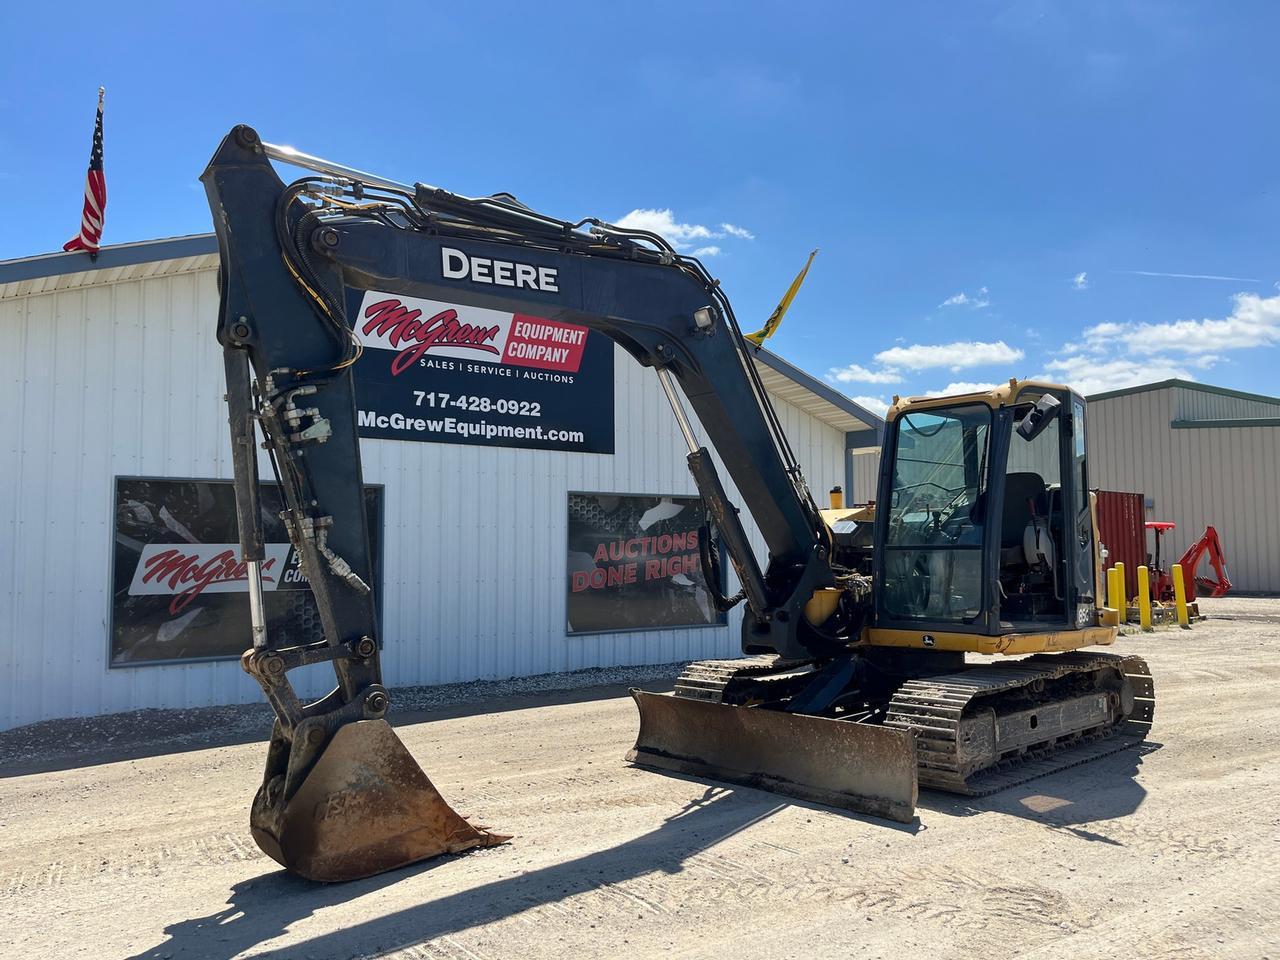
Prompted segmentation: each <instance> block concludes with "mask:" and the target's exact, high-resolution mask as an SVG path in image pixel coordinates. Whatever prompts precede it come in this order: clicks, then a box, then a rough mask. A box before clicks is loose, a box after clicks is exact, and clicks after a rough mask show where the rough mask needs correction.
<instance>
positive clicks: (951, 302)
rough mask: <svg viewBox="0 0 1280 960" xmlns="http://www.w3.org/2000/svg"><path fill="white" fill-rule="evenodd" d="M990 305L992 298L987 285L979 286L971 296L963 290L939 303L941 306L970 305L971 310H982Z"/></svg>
mask: <svg viewBox="0 0 1280 960" xmlns="http://www.w3.org/2000/svg"><path fill="white" fill-rule="evenodd" d="M990 305H991V298H990V297H988V296H987V288H986V287H979V288H978V292H977V293H975V294H974V295H973V296H969V294H967V293H965V292H964V291H963V290H961V291H960V292H959V293H953V294H952V295H951V296H949V297H947V299H945V300H943V301H942V302H941V303H940V304H938V306H940V307H969V308H970V309H971V310H981V309H982V308H983V307H989V306H990Z"/></svg>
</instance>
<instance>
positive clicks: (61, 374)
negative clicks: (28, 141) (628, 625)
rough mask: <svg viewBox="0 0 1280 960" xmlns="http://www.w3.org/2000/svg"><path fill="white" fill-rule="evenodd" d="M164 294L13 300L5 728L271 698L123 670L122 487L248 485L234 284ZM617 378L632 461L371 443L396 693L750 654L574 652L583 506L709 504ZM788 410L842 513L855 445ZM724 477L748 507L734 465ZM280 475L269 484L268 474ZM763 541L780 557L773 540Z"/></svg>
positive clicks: (80, 289)
mask: <svg viewBox="0 0 1280 960" xmlns="http://www.w3.org/2000/svg"><path fill="white" fill-rule="evenodd" d="M179 267H180V268H181V269H179ZM126 271H128V272H126ZM101 273H107V271H102V272H101ZM151 274H152V275H149V276H145V278H142V277H143V274H142V272H141V267H139V268H122V270H121V272H120V274H119V275H115V274H114V272H113V273H112V275H111V276H109V277H103V276H101V275H99V276H98V277H96V282H92V283H89V282H86V283H78V282H77V283H71V282H67V283H65V284H63V285H61V286H58V287H55V288H54V289H50V290H49V291H48V292H44V293H39V294H33V295H25V296H11V297H8V298H5V299H0V328H3V329H4V331H5V333H6V343H7V349H6V350H5V351H4V353H3V356H0V391H3V392H2V393H0V401H2V402H3V403H4V409H6V410H9V411H10V415H11V417H12V421H11V423H12V426H11V429H10V430H9V431H8V435H9V443H8V444H7V447H6V449H7V450H8V453H9V457H8V463H9V467H8V468H7V469H5V470H4V471H0V496H2V497H3V502H4V504H5V505H6V507H7V516H6V518H5V528H6V529H7V531H8V532H9V536H8V538H7V540H6V546H5V548H4V549H3V550H0V581H3V582H4V583H6V584H8V585H9V589H8V590H7V591H5V593H3V594H0V597H3V599H0V625H3V627H4V636H3V637H0V669H3V671H4V680H3V681H0V696H2V697H3V705H2V706H0V729H3V728H6V727H9V726H13V725H16V724H21V723H28V722H32V721H35V720H41V719H46V718H50V717H58V716H70V715H76V716H84V715H93V714H99V713H109V712H114V711H121V710H131V709H138V708H143V707H189V706H201V705H208V704H215V703H235V702H245V701H252V700H256V699H258V698H259V696H260V692H259V691H258V688H257V686H256V685H255V684H254V683H253V682H252V681H251V680H250V679H249V678H248V677H247V676H245V675H244V673H243V672H242V671H241V670H240V667H239V664H238V663H237V662H234V661H228V662H219V663H201V664H188V665H172V666H152V667H136V668H124V669H116V670H108V669H107V666H106V660H107V633H108V630H109V622H110V596H109V588H110V563H111V558H112V546H111V531H112V510H113V503H112V496H113V477H115V476H117V475H130V474H150V475H157V476H174V477H188V476H190V477H215V478H228V477H230V475H231V466H230V462H229V459H228V457H227V446H228V439H227V432H226V429H227V428H226V410H225V405H224V404H223V402H222V399H221V398H222V393H223V390H224V387H223V383H222V364H221V357H220V354H219V349H218V345H217V343H216V341H215V340H214V337H213V325H214V318H215V316H216V313H217V290H216V283H215V271H214V270H213V269H210V268H209V267H208V265H207V263H206V264H205V265H204V268H203V269H199V270H193V269H192V267H191V264H190V263H184V262H177V261H175V262H174V264H171V265H169V266H167V267H165V266H162V267H158V268H155V269H153V270H152V271H151ZM77 276H79V275H77ZM614 367H615V374H616V384H617V386H616V395H615V396H616V408H615V409H616V425H617V431H616V453H615V454H613V455H612V456H602V455H593V454H565V453H557V452H553V451H542V450H511V449H502V448H493V447H478V446H477V447H472V446H463V445H456V444H427V443H403V442H395V441H386V440H366V441H364V442H363V443H362V450H363V457H364V468H365V480H366V482H368V483H379V484H382V485H383V486H384V546H383V551H384V553H383V558H384V563H383V570H384V584H385V590H384V596H383V608H382V609H383V620H384V622H383V624H382V633H383V636H384V639H385V648H384V667H385V673H386V678H387V681H388V682H389V683H391V684H412V683H443V682H449V681H458V680H469V679H475V678H482V677H506V676H518V675H528V674H535V673H544V672H549V671H559V670H570V669H576V668H580V667H588V666H603V665H613V664H638V663H655V662H665V661H672V660H677V659H685V658H696V657H712V656H726V655H733V654H736V653H737V651H738V649H739V648H738V631H739V629H740V617H741V613H740V611H735V612H734V613H733V614H731V615H730V623H729V626H728V627H727V628H718V627H711V628H702V629H686V630H659V631H648V632H633V633H616V634H604V635H598V636H575V637H569V636H566V635H565V631H564V623H565V598H564V589H565V588H564V570H565V550H566V538H567V527H566V524H567V515H566V499H565V498H566V494H567V493H568V491H570V490H608V491H615V492H619V493H670V494H693V493H695V492H696V491H695V489H694V485H693V480H692V478H691V477H690V476H689V473H688V470H687V468H686V466H685V462H684V450H685V447H684V443H683V440H682V439H681V437H680V434H679V431H678V429H677V428H676V426H675V423H674V421H673V419H672V417H671V413H670V410H669V408H668V407H667V403H666V399H665V397H664V395H663V393H662V391H661V389H660V388H659V386H658V382H657V379H656V377H655V376H654V374H653V372H652V371H650V370H646V369H644V368H642V367H640V366H639V365H638V364H636V363H635V362H634V361H632V360H631V358H630V357H629V356H628V355H627V354H625V353H624V352H623V351H622V350H621V349H618V350H617V351H616V352H615V359H614ZM777 407H778V413H779V416H780V418H781V420H782V423H783V425H784V428H785V429H786V430H787V433H788V436H789V437H790V439H791V443H792V445H793V447H794V449H795V450H796V453H797V456H798V457H799V458H800V460H801V461H802V465H803V466H804V469H805V474H806V476H807V478H808V480H809V482H810V484H811V485H812V488H813V491H814V495H815V497H817V499H818V500H819V502H820V503H821V502H825V498H826V491H827V490H828V489H829V488H830V487H831V486H833V485H835V484H837V483H842V482H843V477H844V466H843V464H844V461H843V456H844V452H843V451H844V432H843V430H840V429H837V428H836V427H833V426H830V425H828V424H827V423H824V422H822V421H820V420H818V419H816V418H815V417H813V416H812V415H810V414H808V413H806V412H804V411H803V410H800V409H798V408H797V407H795V406H793V405H792V404H790V403H787V402H783V401H781V400H779V401H778V402H777ZM699 433H700V435H702V432H701V431H699ZM862 459H865V458H862ZM717 465H718V466H719V467H720V469H721V475H722V476H723V477H724V478H725V480H726V486H727V487H728V490H729V493H730V495H731V496H733V497H735V498H736V497H737V491H736V489H735V488H734V487H733V485H732V483H730V482H728V476H727V473H726V472H725V471H724V469H723V464H720V463H719V462H718V458H717ZM263 473H264V475H265V476H269V475H270V473H269V469H268V468H267V467H266V465H265V462H264V464H263ZM744 520H745V521H746V525H747V529H748V533H749V535H750V538H751V542H752V544H753V545H754V546H755V548H756V550H757V552H758V553H759V554H760V555H761V556H762V557H763V556H764V545H763V541H762V540H761V538H760V535H759V532H758V531H757V530H756V528H755V525H754V523H752V521H751V519H750V517H749V516H746V515H745V514H744ZM731 577H732V575H731ZM733 589H736V585H735V586H734V588H733ZM292 676H294V677H296V678H297V679H298V685H299V688H300V690H301V692H303V693H304V694H305V695H315V694H318V693H321V692H323V691H324V690H325V689H327V688H328V686H329V685H330V681H331V677H332V672H331V670H330V669H329V668H328V667H327V666H326V665H321V666H320V667H319V668H307V669H306V670H302V671H297V672H296V673H294V674H293V675H292Z"/></svg>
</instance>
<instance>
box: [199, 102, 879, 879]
mask: <svg viewBox="0 0 1280 960" xmlns="http://www.w3.org/2000/svg"><path fill="white" fill-rule="evenodd" d="M273 159H275V160H277V161H284V162H288V163H291V164H293V165H295V166H302V167H304V168H308V169H309V170H310V171H311V172H310V173H308V174H307V175H305V176H303V177H302V179H300V180H297V181H295V182H293V183H290V184H287V185H286V184H285V183H284V182H283V181H282V180H281V179H280V178H279V176H278V175H277V174H276V171H275V169H274V167H273V165H272V163H271V161H272V160H273ZM202 180H203V182H204V185H205V188H206V192H207V194H208V199H209V203H210V207H211V210H212V212H213V219H214V225H215V229H216V232H217V236H218V243H219V249H220V254H221V262H222V271H221V274H220V286H221V309H220V314H219V320H218V339H219V342H220V343H221V344H222V346H223V349H224V360H225V366H226V377H227V401H228V407H229V419H230V428H231V438H232V450H233V463H234V470H235V480H236V497H237V513H238V519H239V524H240V536H241V548H242V551H243V554H244V558H245V560H246V561H247V562H248V571H249V587H250V602H251V605H252V622H253V644H252V647H251V648H250V649H249V650H248V651H246V653H245V655H244V657H243V660H242V662H243V665H244V668H245V670H246V671H247V672H248V673H250V674H251V675H252V676H254V677H255V679H256V680H257V681H258V682H259V683H260V684H261V686H262V688H263V690H264V692H265V693H266V695H267V698H268V700H269V701H270V702H271V705H272V707H273V709H274V711H275V714H276V717H277V722H276V727H275V731H274V733H273V738H272V745H271V749H270V752H269V757H268V764H267V771H266V775H265V777H264V782H263V786H262V788H261V789H260V790H259V792H258V797H257V799H256V800H255V803H254V811H253V815H252V818H251V823H252V826H253V830H254V835H255V837H256V838H257V839H258V842H259V844H260V845H262V846H263V848H264V849H265V850H266V851H267V852H268V853H270V854H271V855H272V856H274V857H275V858H276V859H277V860H279V861H280V862H281V863H283V864H285V865H286V866H289V867H291V868H293V869H296V870H298V871H299V872H302V873H304V874H305V875H308V876H312V877H316V878H318V879H346V878H350V877H354V876H361V875H367V874H369V873H376V872H379V871H381V870H384V869H389V868H390V867H392V866H395V865H398V864H400V863H408V862H412V861H414V860H418V859H422V858H424V857H426V856H431V855H433V854H435V853H439V852H442V851H443V850H456V849H465V848H466V847H469V846H479V845H483V844H487V843H491V842H500V841H501V839H504V838H502V837H500V836H498V835H495V834H492V833H489V832H487V831H485V830H484V829H482V828H476V827H473V826H472V825H470V824H468V823H466V822H465V821H464V820H462V818H459V817H457V815H456V814H453V812H452V811H451V810H449V809H448V806H447V804H445V803H444V801H443V800H442V799H440V797H439V795H438V794H437V793H436V792H435V790H434V788H433V787H432V786H431V784H430V782H429V781H428V780H427V779H426V777H425V776H424V775H422V773H421V771H420V770H418V769H417V766H416V764H414V763H413V761H412V759H411V758H410V757H409V755H408V754H407V752H406V751H404V748H403V746H401V745H400V744H399V741H398V740H397V739H396V738H395V735H394V733H393V732H392V731H391V730H390V728H389V727H387V726H386V724H385V720H384V719H383V718H384V717H385V715H386V712H387V708H388V704H389V698H388V694H387V691H386V689H385V687H383V685H382V677H381V671H380V668H379V663H378V650H379V645H380V636H379V631H378V625H377V618H376V609H377V608H376V604H375V598H374V596H373V592H372V590H371V586H370V584H371V583H372V577H371V556H370V548H369V537H368V531H367V529H366V520H365V510H364V504H363V499H362V495H363V493H362V491H363V483H362V476H361V468H360V450H359V439H358V434H357V426H358V422H357V413H356V401H355V396H354V390H353V384H352V375H351V368H352V365H353V364H354V362H355V360H356V359H357V358H358V357H359V355H360V351H361V350H362V344H361V337H362V336H367V335H370V334H371V333H374V332H376V330H377V328H378V327H379V325H380V324H384V323H389V322H391V321H390V320H389V318H388V314H387V309H388V308H386V307H385V304H384V306H383V307H382V308H381V309H380V310H376V309H375V306H376V305H374V306H371V307H369V308H368V310H366V311H365V312H364V313H363V314H362V315H360V316H352V315H350V313H351V312H352V309H351V305H353V304H354V305H355V312H360V309H361V305H362V304H363V301H361V300H360V299H359V296H358V294H359V293H360V292H361V291H370V290H374V291H379V292H382V293H387V294H393V295H397V296H400V297H406V298H422V299H427V300H434V301H442V302H445V303H448V304H454V305H460V306H472V307H481V308H489V309H494V310H500V311H506V312H509V313H518V314H523V315H527V316H535V317H538V318H542V319H544V320H550V321H557V322H563V323H571V324H575V325H579V326H583V327H587V328H589V329H591V330H594V331H599V332H600V333H602V334H604V335H605V336H607V337H609V338H610V339H611V340H613V341H614V342H616V343H618V344H620V345H621V346H622V347H623V348H624V349H625V350H626V351H627V352H628V353H629V354H630V355H631V356H632V357H634V358H635V359H636V360H637V361H638V362H639V363H641V364H643V365H644V366H647V367H651V368H653V369H654V370H655V371H657V375H658V377H659V379H660V381H661V384H662V387H663V389H664V391H665V392H666V395H667V398H668V399H669V401H670V403H671V406H672V409H673V411H674V413H675V416H676V417H677V419H678V422H679V425H680V428H681V431H682V433H683V435H684V437H685V439H686V441H687V443H688V447H689V455H688V461H689V468H690V471H691V472H692V474H693V477H694V479H695V482H696V484H697V487H698V490H699V492H700V493H701V495H702V497H703V499H704V501H705V503H706V505H707V509H708V511H709V513H710V514H711V515H712V517H713V519H714V521H715V526H716V528H717V529H718V531H719V533H720V536H721V539H722V541H723V542H724V544H725V547H726V548H727V552H728V554H729V557H730V559H731V561H732V563H733V565H734V569H735V571H736V573H737V576H738V580H739V582H740V583H741V585H742V594H743V595H744V596H745V599H746V603H747V610H746V614H745V615H744V617H743V649H744V651H745V652H747V653H776V654H779V655H780V656H781V657H783V658H787V659H813V658H816V657H831V656H834V655H836V654H837V653H838V652H839V651H841V650H843V649H845V648H846V647H847V645H848V644H849V643H850V642H851V641H852V640H854V639H856V621H855V620H854V619H853V618H851V619H850V621H849V622H848V623H842V621H841V617H840V616H826V617H824V618H823V622H822V623H820V624H815V623H811V622H810V620H809V619H808V618H806V617H805V615H804V613H805V605H806V604H807V603H808V602H809V601H810V600H811V599H812V598H813V596H814V594H815V591H819V590H824V589H830V588H833V587H841V586H849V585H850V584H851V582H852V579H853V578H854V575H853V574H851V573H850V572H848V571H843V570H840V569H839V568H837V567H835V566H833V564H832V561H831V546H832V545H831V542H830V534H829V532H828V528H827V527H826V525H825V524H824V522H823V520H822V518H821V515H820V513H819V510H818V508H817V506H816V504H815V503H814V501H813V498H812V496H811V494H810V493H809V490H808V487H807V486H806V484H805V481H804V478H803V476H802V474H801V471H800V468H799V466H798V464H797V463H796V461H795V458H794V456H793V455H792V453H791V450H790V448H789V447H788V445H787V441H786V438H785V436H784V435H783V432H782V430H781V428H780V426H779V423H778V420H777V417H776V415H775V413H774V411H773V408H772V406H771V405H770V402H769V399H768V397H767V395H766V393H765V391H764V388H763V386H762V384H761V383H760V380H759V378H758V376H757V373H756V370H755V366H754V364H753V362H752V360H751V358H750V356H749V354H748V349H747V347H746V346H745V343H744V340H743V337H742V334H741V332H740V330H739V329H738V325H737V323H736V321H735V319H734V316H733V310H732V307H731V306H730V304H729V302H728V300H727V298H726V297H725V296H724V294H723V293H722V292H721V291H720V289H719V287H718V285H717V282H716V281H715V280H713V279H712V278H711V277H710V276H709V275H708V274H707V273H706V271H705V270H704V269H703V268H702V266H701V265H700V264H699V263H698V262H697V261H696V260H694V259H692V258H689V257H684V256H681V255H680V254H679V253H677V252H676V251H675V250H674V249H673V248H672V247H671V246H670V245H668V244H667V243H666V242H665V241H664V240H663V239H662V238H660V237H658V236H656V235H654V234H650V233H645V232H643V231H635V230H623V229H619V228H617V227H613V226H610V225H608V224H605V223H603V222H600V221H596V220H583V221H579V222H576V223H569V222H565V221H560V220H555V219H552V218H549V217H545V216H543V215H541V214H537V213H534V212H533V211H530V210H528V209H527V208H525V207H523V206H521V205H519V204H518V203H516V202H515V201H514V200H512V199H510V198H507V197H484V198H467V197H461V196H458V195H456V194H453V193H450V192H448V191H445V190H441V189H438V188H435V187H430V186H427V185H425V184H421V183H420V184H417V185H415V186H412V187H410V186H407V185H404V184H399V183H395V182H393V181H388V180H385V179H383V178H379V177H375V176H371V175H368V174H363V173H360V172H358V171H354V170H350V169H349V168H345V167H341V166H339V165H337V164H332V163H329V162H326V161H321V160H318V159H317V158H312V157H307V156H305V155H302V154H298V153H296V152H294V151H291V150H288V149H287V148H281V147H275V146H272V145H270V144H266V143H264V142H262V140H261V139H260V138H259V136H258V134H257V133H256V132H255V131H254V130H252V129H251V128H249V127H245V126H239V127H236V128H235V129H234V130H232V131H231V133H229V134H228V135H227V136H226V137H225V138H224V140H223V141H222V143H221V145H220V146H219V147H218V150H217V152H216V153H215V155H214V157H213V159H212V161H211V162H210V164H209V166H208V168H207V169H206V170H205V172H204V174H203V176H202ZM353 291H354V292H355V293H356V294H357V295H356V296H352V292H353ZM394 320H395V322H396V323H397V324H398V326H396V328H395V331H394V332H393V333H392V336H396V337H399V338H400V339H401V340H402V341H403V342H405V343H406V345H408V346H412V345H413V344H414V343H417V344H418V345H421V344H422V343H424V342H427V341H428V340H429V339H430V338H432V337H435V336H453V337H462V338H465V337H466V336H467V331H466V330H465V329H463V328H461V327H459V326H453V327H448V328H447V329H445V328H446V326H447V324H448V323H449V321H448V319H447V318H446V319H441V318H440V317H434V318H425V317H422V318H419V317H415V316H412V315H410V312H407V311H406V312H402V313H401V314H399V315H397V316H396V317H395V318H394ZM455 323H456V321H455ZM433 324H435V325H434V326H433ZM382 332H383V333H385V332H386V329H385V328H383V331H382ZM676 384H679V387H680V390H681V391H682V392H683V394H684V397H685V398H687V402H688V404H689V406H691V407H692V408H693V412H694V413H695V414H696V415H697V420H698V422H699V423H700V424H701V427H702V429H703V430H704V431H705V433H706V435H707V439H708V440H709V441H710V444H711V446H712V447H714V449H715V450H716V452H717V453H718V454H719V457H720V459H721V461H722V463H723V464H724V466H725V469H726V470H727V472H728V474H729V476H730V477H731V478H732V480H733V482H734V484H735V486H736V487H737V490H738V492H739V494H740V495H741V498H742V501H743V503H744V504H745V506H746V508H747V509H748V510H749V511H750V512H751V515H752V517H753V518H754V520H755V522H756V524H757V526H758V528H759V530H760V532H761V535H762V537H763V539H764V542H765V544H766V546H767V547H768V551H769V559H768V562H767V564H766V566H765V567H764V569H761V566H760V564H759V562H758V561H757V559H756V556H755V554H754V553H753V551H752V549H751V546H750V544H749V542H748V539H747V535H746V532H745V530H744V528H743V525H742V522H741V520H740V519H739V516H738V512H737V510H736V508H735V507H734V505H733V504H732V503H730V502H729V499H728V497H727V495H726V492H725V489H724V486H723V483H722V481H721V479H720V477H719V476H718V473H717V470H716V467H715V465H714V463H713V461H712V457H711V455H710V453H709V452H708V450H707V448H706V447H704V446H702V445H700V444H699V442H698V440H697V437H696V434H695V430H694V427H693V425H692V422H691V421H690V419H689V417H688V416H687V414H686V413H685V411H684V403H683V402H682V400H681V399H680V396H679V393H678V392H677V389H676ZM259 433H261V435H262V436H263V438H264V439H265V442H264V443H263V446H264V447H265V448H266V450H267V452H268V455H269V456H268V460H269V462H270V464H271V465H272V468H273V471H274V473H275V475H276V479H277V480H278V482H279V483H280V484H281V487H282V489H283V494H284V501H285V504H286V509H285V511H284V515H283V519H284V521H285V525H286V527H287V529H288V531H289V535H290V538H291V540H292V542H293V545H294V547H295V549H296V551H297V553H298V555H299V557H300V562H301V566H302V571H303V573H304V574H305V576H306V577H307V579H308V580H309V582H310V586H311V589H312V591H313V593H314V596H315V600H316V606H317V608H318V610H319V617H320V621H321V624H322V626H323V629H324V640H323V641H322V642H317V643H314V644H311V645H308V646H295V647H288V648H281V647H278V646H276V645H275V644H274V643H273V638H272V637H271V636H269V635H268V633H267V630H266V626H265V618H264V614H263V608H262V591H261V581H260V566H259V564H260V562H261V561H262V559H263V545H262V532H261V525H260V522H259V507H258V502H257V487H258V469H257V467H258V457H257V452H256V447H257V437H258V434H259ZM326 661H327V662H330V663H332V665H333V668H334V670H335V672H336V674H337V685H336V688H335V689H334V690H333V691H332V692H331V693H330V694H328V695H327V696H325V697H323V698H322V699H320V700H318V701H316V702H314V703H309V704H308V703H303V702H302V700H301V699H300V698H299V697H298V696H297V694H296V693H295V691H294V689H293V687H292V685H291V683H290V681H289V679H288V673H289V671H290V670H292V669H294V668H296V667H300V666H304V665H307V664H313V663H318V662H326ZM375 741H376V744H377V745H376V746H374V745H373V744H374V742H375ZM388 757H390V759H387V758H388ZM370 785H372V786H370ZM303 808H305V812H300V811H303ZM357 808H358V809H359V812H358V815H357V813H356V812H355V811H356V809H357ZM316 811H324V812H325V813H324V815H321V814H320V813H317V812H316ZM424 819H425V820H430V821H433V822H434V821H439V826H438V827H436V828H434V830H432V831H427V832H426V834H424V833H423V831H422V830H421V829H420V828H418V827H415V824H420V823H421V822H422V821H423V820H424ZM371 820H372V821H376V822H377V824H378V826H377V828H376V829H373V828H371V827H370V821H371ZM424 837H425V838H426V839H425V840H424Z"/></svg>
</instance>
